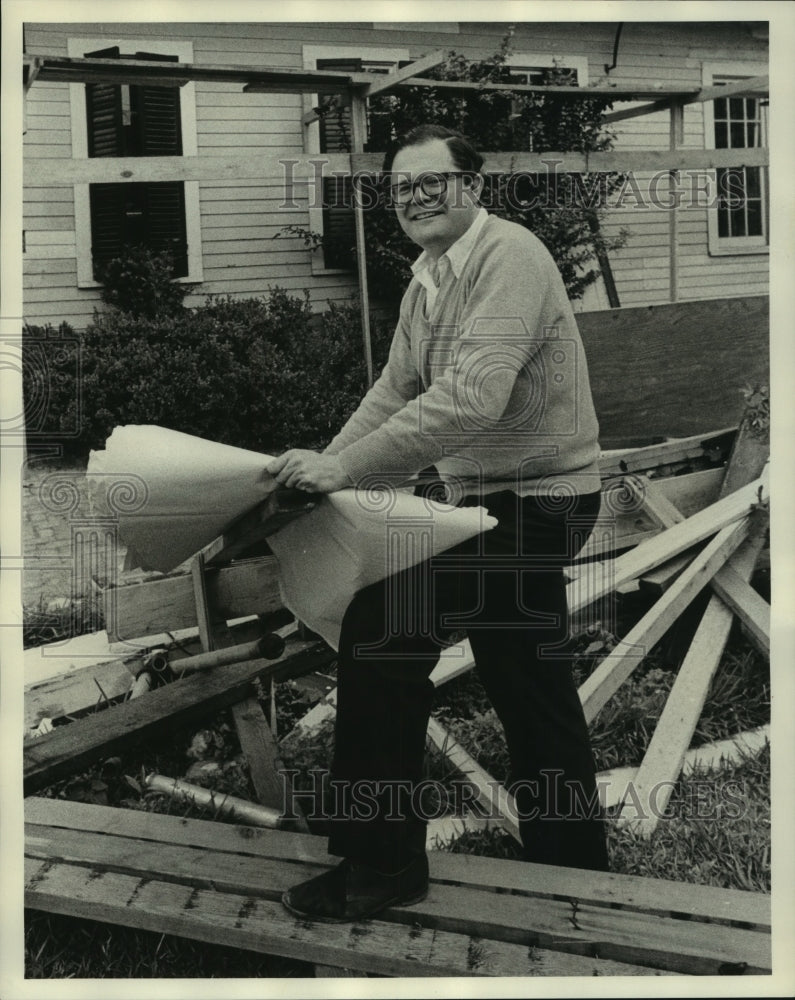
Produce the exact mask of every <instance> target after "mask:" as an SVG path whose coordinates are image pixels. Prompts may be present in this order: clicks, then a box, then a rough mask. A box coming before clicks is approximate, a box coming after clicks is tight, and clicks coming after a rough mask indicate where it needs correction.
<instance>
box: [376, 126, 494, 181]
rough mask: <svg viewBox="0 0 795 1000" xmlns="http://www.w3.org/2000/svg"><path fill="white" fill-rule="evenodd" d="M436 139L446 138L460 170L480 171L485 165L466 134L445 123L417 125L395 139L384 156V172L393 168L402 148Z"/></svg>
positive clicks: (445, 140)
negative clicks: (448, 126)
mask: <svg viewBox="0 0 795 1000" xmlns="http://www.w3.org/2000/svg"><path fill="white" fill-rule="evenodd" d="M434 139H442V140H444V142H445V143H446V144H447V148H448V149H449V150H450V155H451V156H452V158H453V163H454V164H455V165H456V167H457V168H458V169H459V170H471V171H472V172H473V173H479V172H480V168H481V167H482V166H483V157H482V156H481V155H480V153H479V152H478V151H477V150H476V149H475V147H474V146H473V145H472V143H471V142H470V141H469V139H467V137H466V136H465V135H462V134H461V133H460V132H455V131H453V129H451V128H445V126H444V125H417V126H416V128H413V129H411V131H410V132H407V133H406V134H405V135H404V136H403V137H402V138H400V139H397V140H395V142H393V143H392V145H391V146H390V147H389V149H388V150H387V152H386V155H385V157H384V166H383V171H384V173H388V172H389V171H390V170H391V169H392V164H393V162H394V160H395V157H396V156H397V154H398V153H399V152H400V151H401V150H403V149H407V148H408V147H409V146H421V145H422V144H423V143H426V142H432V141H433V140H434Z"/></svg>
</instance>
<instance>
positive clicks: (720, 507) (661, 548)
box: [566, 472, 768, 613]
mask: <svg viewBox="0 0 795 1000" xmlns="http://www.w3.org/2000/svg"><path fill="white" fill-rule="evenodd" d="M767 490H768V481H767V473H766V472H765V473H764V474H763V475H762V476H760V477H759V479H757V480H755V481H754V482H753V483H749V484H748V486H746V487H743V489H740V490H737V492H736V493H732V494H731V495H730V496H727V497H724V498H723V499H722V500H718V501H717V502H716V503H714V504H710V506H709V507H705V508H704V509H703V510H700V511H699V512H698V513H697V514H693V515H692V517H689V518H687V520H685V521H682V522H681V524H675V525H674V526H673V527H672V528H668V530H667V531H664V532H663V533H662V534H661V535H657V536H655V537H654V538H650V539H648V540H647V541H645V542H641V543H640V545H638V546H637V547H636V548H634V549H632V551H631V552H627V553H625V554H624V555H622V556H619V557H618V558H617V559H614V560H613V561H612V565H611V572H610V574H608V576H607V578H606V579H605V580H604V581H603V582H602V583H601V584H599V585H598V586H596V587H594V588H592V589H585V588H582V587H579V586H578V583H579V581H577V580H575V581H573V582H572V583H570V584H569V585H568V586H567V588H566V591H567V594H568V597H569V610H570V611H571V612H572V613H574V612H576V611H579V610H581V609H583V608H586V607H588V606H589V605H590V604H593V603H594V602H595V601H598V600H600V599H601V598H602V597H604V596H605V595H607V594H609V593H610V592H611V591H612V590H614V589H615V588H616V587H618V586H620V585H621V584H622V583H626V582H627V581H629V580H635V579H637V578H638V577H640V576H642V575H643V574H644V573H645V572H647V571H648V570H650V569H652V567H654V566H659V565H660V563H662V562H665V561H666V560H668V559H672V558H673V557H674V556H677V555H679V554H680V553H681V552H684V551H685V550H686V549H689V548H691V547H692V546H693V545H697V544H698V543H699V542H702V541H704V539H706V538H709V537H710V536H711V535H714V534H715V533H716V532H717V531H720V530H721V529H722V528H725V527H726V526H727V525H730V524H732V523H734V522H735V521H738V520H740V519H742V518H744V517H745V515H747V514H748V513H750V511H751V509H752V508H753V507H754V506H755V505H756V504H757V503H758V502H759V501H760V500H762V501H764V500H766V499H767V496H768V493H767ZM705 551H706V550H705ZM702 555H703V554H702ZM680 579H681V578H680ZM677 582H678V581H677Z"/></svg>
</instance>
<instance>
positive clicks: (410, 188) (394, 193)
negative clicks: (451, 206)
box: [388, 170, 473, 205]
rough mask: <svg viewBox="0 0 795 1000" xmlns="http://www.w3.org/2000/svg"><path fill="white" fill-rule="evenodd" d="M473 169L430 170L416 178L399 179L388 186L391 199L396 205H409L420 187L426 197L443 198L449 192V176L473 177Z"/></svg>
mask: <svg viewBox="0 0 795 1000" xmlns="http://www.w3.org/2000/svg"><path fill="white" fill-rule="evenodd" d="M472 176H473V171H471V170H446V171H443V172H439V171H436V170H428V171H426V172H425V173H422V174H420V175H419V177H416V178H414V180H405V181H398V182H397V183H396V184H390V185H389V188H388V192H389V199H390V201H391V202H392V204H394V205H408V203H409V202H410V201H412V200H413V198H414V195H415V194H416V193H417V189H419V190H420V191H421V192H422V193H423V195H425V197H426V198H443V197H444V196H445V195H446V194H447V187H448V184H447V181H448V178H449V177H472Z"/></svg>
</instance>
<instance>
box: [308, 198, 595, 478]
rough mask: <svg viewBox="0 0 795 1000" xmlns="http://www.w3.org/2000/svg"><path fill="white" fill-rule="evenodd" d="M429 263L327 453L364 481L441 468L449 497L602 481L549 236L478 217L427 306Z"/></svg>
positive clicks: (419, 268)
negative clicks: (379, 367)
mask: <svg viewBox="0 0 795 1000" xmlns="http://www.w3.org/2000/svg"><path fill="white" fill-rule="evenodd" d="M481 211H482V212H483V210H481ZM484 214H485V213H484ZM473 230H474V231H475V239H474V240H472V235H473ZM467 237H469V239H467ZM459 244H463V249H462V247H461V246H459ZM445 257H447V258H448V260H447V261H445V260H444V258H445ZM425 262H426V255H425V254H423V255H422V256H421V257H420V259H419V260H418V261H417V264H416V265H415V268H414V272H415V273H414V277H413V278H412V281H411V283H410V285H409V287H408V289H407V290H406V293H405V295H404V296H403V300H402V302H401V306H400V318H399V321H398V324H397V329H396V330H395V335H394V338H393V340H392V345H391V348H390V352H389V359H388V361H387V364H386V365H385V367H384V369H383V371H382V373H381V375H380V377H379V378H378V380H377V381H376V382H375V384H374V385H373V386H372V388H371V389H370V390H369V391H368V392H367V394H366V395H365V397H364V398H363V399H362V402H361V403H360V405H359V407H358V408H357V410H356V411H355V412H354V413H353V415H352V416H351V417H350V419H349V420H348V422H347V423H346V424H345V426H344V427H343V428H342V430H341V431H340V432H339V434H337V436H336V437H335V438H334V439H333V440H332V441H331V443H330V444H329V445H328V447H327V448H326V449H325V453H326V454H331V455H338V456H339V459H340V463H341V465H342V467H343V469H344V470H345V472H346V473H347V474H348V476H349V477H350V479H351V481H352V482H353V483H354V484H355V485H358V486H360V487H366V486H367V485H368V484H373V483H376V482H391V483H393V484H398V483H401V482H405V481H406V480H408V479H410V478H411V476H412V475H414V474H415V473H418V472H420V471H421V470H423V469H426V468H427V467H428V466H430V465H435V466H436V468H437V469H438V471H439V474H440V476H441V478H442V479H443V480H444V481H445V482H446V483H447V484H448V487H449V490H450V492H451V494H452V495H453V496H457V495H460V493H461V492H462V491H463V492H464V493H480V494H486V493H493V492H496V491H498V490H505V489H510V490H514V491H515V492H517V493H519V494H520V495H526V494H549V493H559V492H561V491H565V492H568V493H574V492H576V493H588V492H593V491H596V490H598V489H599V481H600V480H599V465H598V461H597V460H598V457H599V444H598V424H597V420H596V415H595V412H594V407H593V401H592V399H591V390H590V385H589V382H588V368H587V363H586V360H585V354H584V352H583V347H582V342H581V340H580V334H579V331H578V329H577V323H576V321H575V319H574V313H573V311H572V308H571V304H570V302H569V299H568V296H567V295H566V289H565V286H564V284H563V279H562V278H561V276H560V272H559V271H558V269H557V266H556V264H555V262H554V260H553V259H552V257H551V255H550V254H549V252H548V251H547V249H546V248H545V247H544V245H543V244H542V243H541V241H540V240H539V239H538V238H537V237H536V236H534V235H533V234H532V233H530V232H529V231H528V230H527V229H525V228H524V227H523V226H520V225H518V224H516V223H513V222H508V221H506V220H505V219H500V218H498V217H496V216H492V215H486V217H485V219H484V218H483V216H482V215H481V214H479V216H478V217H476V221H475V223H474V224H473V226H471V227H470V229H469V230H467V232H466V233H464V235H463V236H462V237H461V238H460V239H459V240H458V241H457V243H456V244H454V245H453V246H452V247H451V248H450V249H449V250H448V251H447V254H443V255H442V258H441V259H440V276H441V282H440V287H439V290H438V293H437V294H436V296H435V300H434V301H433V304H432V305H431V306H430V309H429V311H428V312H427V314H426V299H427V292H426V285H427V283H428V281H429V277H428V272H427V271H426V270H425V267H424V264H425Z"/></svg>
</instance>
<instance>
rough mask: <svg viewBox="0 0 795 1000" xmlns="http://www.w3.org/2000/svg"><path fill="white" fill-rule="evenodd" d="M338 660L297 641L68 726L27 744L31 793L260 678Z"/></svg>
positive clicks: (201, 712)
mask: <svg viewBox="0 0 795 1000" xmlns="http://www.w3.org/2000/svg"><path fill="white" fill-rule="evenodd" d="M334 657H335V654H334V653H333V651H332V650H331V649H329V647H328V646H326V644H325V643H319V642H302V641H300V640H298V639H294V640H292V641H291V642H290V643H288V645H287V649H286V651H285V654H284V656H283V657H281V658H280V659H278V660H269V661H268V660H250V661H247V662H244V663H238V664H234V665H232V666H226V667H219V668H217V669H215V670H211V671H207V672H204V673H200V674H194V675H193V676H191V677H185V678H182V679H181V680H178V681H174V682H173V683H171V684H166V685H164V686H163V687H160V688H157V689H155V690H154V691H148V692H147V693H146V694H143V695H141V697H140V698H136V699H135V700H134V701H126V702H123V703H122V704H121V705H115V706H113V707H112V708H108V709H106V710H105V711H102V712H97V713H96V714H95V715H91V716H87V717H86V718H84V719H80V720H78V721H77V722H72V723H70V724H69V725H66V726H58V727H57V728H56V729H54V730H53V731H52V732H51V733H48V734H47V735H46V736H39V737H37V738H36V739H31V740H28V741H26V743H25V747H24V751H23V755H24V783H25V788H26V791H33V790H36V789H39V788H43V787H45V786H46V785H47V784H50V783H51V782H53V781H55V780H57V779H58V778H61V777H64V776H65V775H68V774H72V773H74V771H76V770H78V769H79V768H81V767H86V766H88V765H89V764H92V763H93V762H94V761H96V760H99V759H101V758H102V757H103V756H104V757H107V756H110V755H111V754H114V753H117V752H119V751H121V750H126V749H127V748H128V747H129V746H131V745H134V744H135V743H137V742H139V741H140V740H146V739H149V738H151V737H152V736H154V735H157V734H160V733H162V732H164V731H169V730H173V729H175V728H177V727H179V726H186V725H188V724H189V723H192V722H196V721H197V720H199V719H202V718H205V717H206V716H207V715H210V714H212V713H213V712H217V711H219V710H220V709H222V708H226V707H228V706H229V705H233V704H234V703H235V702H236V701H239V700H240V699H241V698H242V697H245V696H246V695H247V694H248V691H249V685H250V684H251V682H252V681H253V680H254V678H255V677H267V676H270V675H271V674H274V675H276V676H278V677H280V678H283V679H286V678H287V677H290V676H293V677H294V676H298V675H300V674H301V673H309V672H310V671H312V670H318V669H322V667H324V666H327V665H328V664H329V663H330V662H331V661H332V660H333V659H334Z"/></svg>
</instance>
